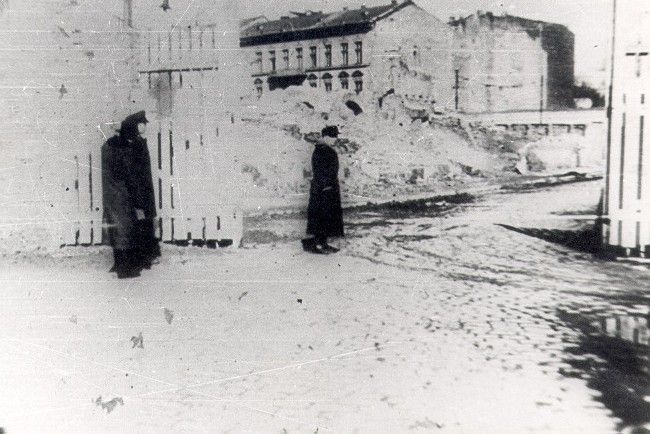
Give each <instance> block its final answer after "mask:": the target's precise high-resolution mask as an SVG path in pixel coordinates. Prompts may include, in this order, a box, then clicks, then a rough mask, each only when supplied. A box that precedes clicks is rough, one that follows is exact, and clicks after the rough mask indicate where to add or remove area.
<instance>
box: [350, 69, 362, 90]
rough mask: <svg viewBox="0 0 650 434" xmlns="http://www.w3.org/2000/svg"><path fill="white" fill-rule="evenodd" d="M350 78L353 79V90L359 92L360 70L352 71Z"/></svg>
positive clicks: (360, 85) (360, 84)
mask: <svg viewBox="0 0 650 434" xmlns="http://www.w3.org/2000/svg"><path fill="white" fill-rule="evenodd" d="M352 80H353V81H354V91H355V92H356V93H357V94H360V93H361V91H362V90H363V73H362V72H361V71H354V72H353V73H352Z"/></svg>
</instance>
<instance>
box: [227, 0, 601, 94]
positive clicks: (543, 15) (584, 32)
mask: <svg viewBox="0 0 650 434" xmlns="http://www.w3.org/2000/svg"><path fill="white" fill-rule="evenodd" d="M389 2H390V0H244V1H242V2H241V3H240V6H239V7H240V9H241V10H240V13H241V16H242V17H251V16H257V15H265V16H267V17H268V18H278V17H279V16H280V15H287V14H288V12H289V11H291V10H293V11H303V10H307V9H311V10H322V11H324V12H328V11H334V10H339V9H342V8H343V7H344V6H347V7H348V8H355V7H360V6H361V5H362V4H365V5H366V6H378V5H384V4H388V3H389ZM415 3H416V4H417V5H419V6H420V7H422V8H423V9H426V10H427V11H429V12H430V13H432V14H433V15H435V16H437V17H438V18H440V19H441V20H443V21H447V20H448V19H449V17H450V16H466V15H469V14H471V13H474V12H476V11H477V10H482V11H492V12H494V13H495V14H500V13H503V12H507V13H509V14H510V15H518V16H521V17H525V18H531V19H538V20H543V21H549V22H554V23H558V24H564V25H566V26H567V27H568V28H569V30H571V31H572V32H573V33H574V34H575V37H576V47H575V48H576V65H575V67H576V77H577V78H578V79H582V80H585V81H588V82H590V83H591V84H593V85H595V86H599V85H601V84H602V83H601V81H604V80H605V78H606V76H607V74H606V72H605V68H606V65H607V59H608V57H609V56H608V53H609V40H610V38H611V13H612V0H415Z"/></svg>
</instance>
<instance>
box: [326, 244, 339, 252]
mask: <svg viewBox="0 0 650 434" xmlns="http://www.w3.org/2000/svg"><path fill="white" fill-rule="evenodd" d="M323 248H324V249H325V251H326V252H329V253H336V252H338V251H339V250H340V249H337V248H336V247H334V246H330V245H329V244H327V243H325V244H324V245H323Z"/></svg>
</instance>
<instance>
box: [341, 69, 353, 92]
mask: <svg viewBox="0 0 650 434" xmlns="http://www.w3.org/2000/svg"><path fill="white" fill-rule="evenodd" d="M339 79H340V80H341V89H349V88H350V85H349V82H350V74H348V73H347V72H345V71H343V72H341V73H340V74H339Z"/></svg>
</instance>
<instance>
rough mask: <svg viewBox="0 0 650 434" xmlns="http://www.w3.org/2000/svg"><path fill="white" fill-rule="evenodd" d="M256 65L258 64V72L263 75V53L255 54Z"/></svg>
mask: <svg viewBox="0 0 650 434" xmlns="http://www.w3.org/2000/svg"><path fill="white" fill-rule="evenodd" d="M255 63H256V64H257V70H258V71H259V72H260V73H262V72H264V65H262V52H261V51H258V52H257V53H255Z"/></svg>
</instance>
